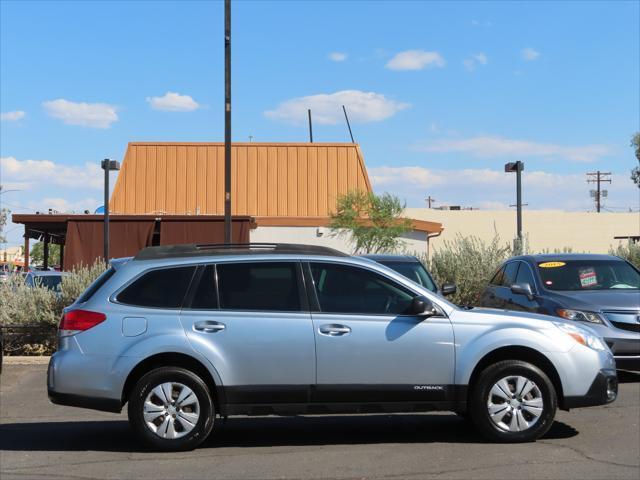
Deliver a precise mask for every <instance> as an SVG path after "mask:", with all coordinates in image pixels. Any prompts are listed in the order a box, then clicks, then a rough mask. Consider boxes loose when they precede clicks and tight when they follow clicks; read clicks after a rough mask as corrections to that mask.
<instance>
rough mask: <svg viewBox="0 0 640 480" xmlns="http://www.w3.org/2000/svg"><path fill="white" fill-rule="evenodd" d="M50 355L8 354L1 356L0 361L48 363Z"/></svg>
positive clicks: (4, 362)
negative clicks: (0, 359) (7, 355)
mask: <svg viewBox="0 0 640 480" xmlns="http://www.w3.org/2000/svg"><path fill="white" fill-rule="evenodd" d="M50 358H51V357H50V356H48V355H47V356H40V357H36V356H32V357H29V356H9V357H3V358H2V363H3V364H4V365H48V364H49V359H50Z"/></svg>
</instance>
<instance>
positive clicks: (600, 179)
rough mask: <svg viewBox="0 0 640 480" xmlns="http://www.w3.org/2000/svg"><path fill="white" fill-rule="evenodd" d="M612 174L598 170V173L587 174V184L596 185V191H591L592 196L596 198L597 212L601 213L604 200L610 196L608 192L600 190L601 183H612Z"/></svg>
mask: <svg viewBox="0 0 640 480" xmlns="http://www.w3.org/2000/svg"><path fill="white" fill-rule="evenodd" d="M610 177H611V172H601V171H600V170H598V171H597V172H589V173H587V183H595V184H596V185H597V186H596V190H591V192H590V193H591V196H592V197H593V198H594V200H595V202H596V212H598V213H600V209H601V206H602V198H606V197H607V196H608V194H609V192H608V191H607V190H602V189H601V188H600V184H601V183H611V178H610Z"/></svg>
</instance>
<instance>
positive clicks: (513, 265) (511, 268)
mask: <svg viewBox="0 0 640 480" xmlns="http://www.w3.org/2000/svg"><path fill="white" fill-rule="evenodd" d="M518 265H520V262H510V263H507V264H506V265H505V267H504V276H503V277H502V282H501V285H502V286H503V287H511V285H513V284H514V283H516V275H517V273H518Z"/></svg>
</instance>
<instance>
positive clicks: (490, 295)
mask: <svg viewBox="0 0 640 480" xmlns="http://www.w3.org/2000/svg"><path fill="white" fill-rule="evenodd" d="M503 278H504V266H502V267H500V269H499V270H498V271H497V272H496V273H495V275H494V276H493V277H492V278H491V280H489V284H488V285H487V287H486V288H485V289H484V292H482V296H481V297H480V302H479V305H480V306H481V307H487V308H500V306H499V299H498V297H497V295H496V290H497V289H498V288H499V287H500V285H501V284H502V279H503Z"/></svg>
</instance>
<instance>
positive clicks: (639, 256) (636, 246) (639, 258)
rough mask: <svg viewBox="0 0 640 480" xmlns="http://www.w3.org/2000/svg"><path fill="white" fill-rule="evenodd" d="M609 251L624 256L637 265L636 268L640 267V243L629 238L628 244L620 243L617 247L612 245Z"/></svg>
mask: <svg viewBox="0 0 640 480" xmlns="http://www.w3.org/2000/svg"><path fill="white" fill-rule="evenodd" d="M609 253H610V254H611V255H617V256H618V257H622V258H624V259H625V260H627V261H628V262H629V263H631V264H632V265H635V267H636V268H640V243H634V242H632V241H631V240H629V243H628V244H627V245H618V246H617V247H616V248H613V247H611V249H610V250H609Z"/></svg>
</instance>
